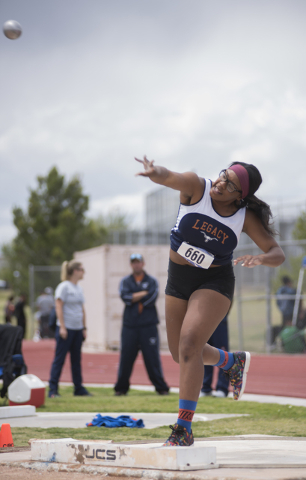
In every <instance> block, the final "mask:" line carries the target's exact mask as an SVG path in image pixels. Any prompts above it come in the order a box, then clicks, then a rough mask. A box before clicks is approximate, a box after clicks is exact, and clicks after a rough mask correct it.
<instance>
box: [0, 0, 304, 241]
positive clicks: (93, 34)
mask: <svg viewBox="0 0 306 480" xmlns="http://www.w3.org/2000/svg"><path fill="white" fill-rule="evenodd" d="M305 18H306V2H305V1H304V0H290V1H289V0H285V1H283V0H248V1H246V0H231V1H229V0H52V1H47V0H27V1H24V0H0V23H1V25H3V23H4V22H5V21H7V20H17V21H18V22H19V23H20V24H21V26H22V30H23V33H22V35H21V37H20V38H19V39H17V40H9V39H7V38H6V37H5V36H4V34H3V33H2V31H1V32H0V60H1V76H0V79H1V80H0V82H1V88H0V98H1V108H0V167H1V169H0V172H1V174H0V202H1V209H0V244H3V243H6V242H9V241H11V240H12V239H13V238H14V236H15V235H16V229H15V227H14V225H13V215H12V209H13V207H14V206H19V207H21V208H22V209H26V208H27V204H28V198H29V189H31V188H32V189H33V188H34V189H35V188H36V186H37V180H36V177H37V176H38V175H40V176H41V175H42V176H45V175H47V173H48V172H49V170H50V169H51V168H52V167H53V166H54V165H55V166H56V167H57V168H58V169H59V171H60V173H61V174H63V175H65V177H66V178H67V180H69V179H70V178H72V177H73V176H74V175H78V176H79V177H80V179H81V181H82V185H83V188H84V193H86V194H88V195H89V196H90V210H89V212H88V215H89V216H91V217H93V218H95V217H97V216H98V215H99V214H104V215H106V214H107V213H110V212H113V211H120V212H121V213H124V214H127V216H128V218H129V222H130V227H131V228H142V227H144V201H145V195H146V194H147V193H149V192H151V191H152V190H154V189H155V188H157V187H156V185H155V184H153V183H152V182H150V180H149V179H146V178H143V177H137V176H135V174H136V173H137V172H138V171H139V164H137V163H136V162H135V160H134V157H135V156H136V157H140V158H142V157H143V155H144V154H146V155H147V156H148V158H149V159H154V160H155V163H156V164H158V165H163V166H165V167H167V168H169V169H171V170H175V171H179V172H184V171H190V170H192V171H195V172H196V173H197V174H198V175H200V176H204V177H209V178H212V179H215V178H217V176H218V173H219V171H220V170H221V169H223V168H226V167H227V166H228V165H229V163H230V162H232V161H244V162H247V163H253V164H254V165H256V166H257V167H258V168H259V170H260V172H261V174H262V177H263V184H262V186H261V187H260V190H259V192H258V196H260V197H261V198H263V199H264V200H265V201H268V202H270V203H272V204H273V202H283V203H290V202H291V203H292V202H293V203H294V202H297V201H299V202H305V201H306V191H305V171H306V168H305V150H306V68H305V45H306V29H305Z"/></svg>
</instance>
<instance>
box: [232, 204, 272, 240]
mask: <svg viewBox="0 0 306 480" xmlns="http://www.w3.org/2000/svg"><path fill="white" fill-rule="evenodd" d="M241 207H246V208H247V209H248V210H251V211H252V212H254V213H255V215H257V217H258V218H259V220H260V221H261V223H262V225H263V227H264V229H265V230H266V232H268V233H269V235H272V237H274V236H275V235H276V231H275V229H274V227H273V222H272V218H273V215H272V212H271V208H270V206H269V205H268V204H267V203H265V202H264V201H263V200H260V199H259V198H258V197H256V195H250V196H249V195H247V196H246V198H245V199H244V200H241V202H240V205H239V208H241Z"/></svg>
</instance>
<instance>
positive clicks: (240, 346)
mask: <svg viewBox="0 0 306 480" xmlns="http://www.w3.org/2000/svg"><path fill="white" fill-rule="evenodd" d="M241 274H242V272H241V269H240V268H239V266H238V268H237V269H236V300H237V322H238V350H240V351H242V350H243V326H242V300H241V298H242V297H241V283H242V282H241Z"/></svg>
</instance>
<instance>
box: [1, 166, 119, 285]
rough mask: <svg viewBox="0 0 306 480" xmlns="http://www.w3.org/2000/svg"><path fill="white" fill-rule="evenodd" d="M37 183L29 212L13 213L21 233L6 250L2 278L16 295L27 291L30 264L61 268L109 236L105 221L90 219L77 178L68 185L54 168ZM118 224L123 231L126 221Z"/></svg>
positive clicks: (84, 196)
mask: <svg viewBox="0 0 306 480" xmlns="http://www.w3.org/2000/svg"><path fill="white" fill-rule="evenodd" d="M37 181H38V186H37V188H36V189H35V190H30V197H29V202H28V208H27V210H26V211H23V210H22V209H21V208H19V207H15V208H14V209H13V216H14V225H15V226H16V228H17V231H18V233H17V236H16V237H15V239H14V240H13V241H12V243H11V244H8V245H4V246H3V249H2V251H3V256H4V259H5V260H6V264H7V268H6V269H5V271H4V272H2V274H3V275H4V278H5V279H6V280H7V281H8V282H9V283H10V285H11V286H12V288H13V289H14V290H15V291H16V292H20V291H27V289H28V267H29V265H30V264H33V265H59V264H61V263H62V262H63V261H64V260H70V259H71V258H72V256H73V253H74V252H76V251H80V250H84V249H87V248H91V247H94V246H97V245H101V244H102V243H105V241H106V238H107V233H108V228H107V226H106V223H105V221H103V217H101V218H99V219H98V220H92V219H89V218H87V217H86V215H85V214H86V212H87V211H88V208H89V197H88V195H84V193H83V189H82V185H81V182H80V179H79V178H78V177H77V176H75V177H73V178H72V179H71V180H70V181H68V182H67V181H66V180H65V178H64V176H63V175H60V174H59V172H58V170H57V168H56V167H53V168H51V170H50V171H49V173H48V174H47V176H45V177H42V176H38V177H37ZM116 222H117V225H120V228H121V227H122V226H123V225H124V218H121V216H119V217H118V218H117V220H115V219H113V221H112V222H111V224H113V225H114V226H115V225H116ZM113 225H112V226H113ZM14 272H15V274H14ZM18 272H19V274H18Z"/></svg>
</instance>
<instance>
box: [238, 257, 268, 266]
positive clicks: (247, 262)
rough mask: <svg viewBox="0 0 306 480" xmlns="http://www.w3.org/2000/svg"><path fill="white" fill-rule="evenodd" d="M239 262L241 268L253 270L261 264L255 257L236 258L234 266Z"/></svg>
mask: <svg viewBox="0 0 306 480" xmlns="http://www.w3.org/2000/svg"><path fill="white" fill-rule="evenodd" d="M240 262H242V263H241V266H242V267H247V268H254V267H256V266H257V265H261V264H262V259H261V258H260V257H259V256H257V255H243V256H242V257H238V258H236V260H234V265H237V264H238V263H240Z"/></svg>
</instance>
